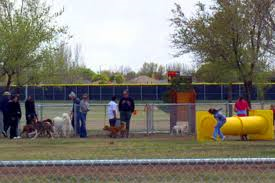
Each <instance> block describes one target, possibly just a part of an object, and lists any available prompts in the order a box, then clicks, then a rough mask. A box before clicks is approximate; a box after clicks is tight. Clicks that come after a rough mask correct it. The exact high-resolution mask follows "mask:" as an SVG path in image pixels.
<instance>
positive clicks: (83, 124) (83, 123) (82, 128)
mask: <svg viewBox="0 0 275 183" xmlns="http://www.w3.org/2000/svg"><path fill="white" fill-rule="evenodd" d="M86 118H87V113H81V114H80V122H81V125H80V134H79V135H80V137H81V138H86V137H87V130H86Z"/></svg>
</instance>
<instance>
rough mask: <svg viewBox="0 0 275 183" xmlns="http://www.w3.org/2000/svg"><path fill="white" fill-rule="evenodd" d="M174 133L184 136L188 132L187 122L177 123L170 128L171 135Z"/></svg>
mask: <svg viewBox="0 0 275 183" xmlns="http://www.w3.org/2000/svg"><path fill="white" fill-rule="evenodd" d="M174 132H176V135H179V134H181V135H184V133H187V132H188V122H187V121H178V122H177V123H176V125H175V126H174V127H173V128H172V132H171V135H173V134H174Z"/></svg>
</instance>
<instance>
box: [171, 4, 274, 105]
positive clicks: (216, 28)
mask: <svg viewBox="0 0 275 183" xmlns="http://www.w3.org/2000/svg"><path fill="white" fill-rule="evenodd" d="M198 7H199V8H198V10H197V12H196V15H195V16H193V17H191V18H187V17H186V16H185V15H184V13H183V12H182V9H181V7H180V5H178V4H176V8H175V9H174V10H173V13H174V17H173V18H172V19H171V21H172V24H173V26H174V28H175V33H174V34H173V44H174V46H175V48H176V49H178V54H177V56H180V55H182V54H185V53H189V52H191V53H193V54H194V55H195V56H196V57H197V60H198V61H199V63H207V62H216V61H219V62H220V64H226V65H232V66H233V67H234V68H235V69H236V71H237V74H238V77H239V78H240V80H241V81H242V82H243V83H244V87H245V95H246V98H247V99H248V100H249V101H250V99H251V92H252V84H253V82H254V81H255V80H256V79H257V77H258V73H261V72H263V71H265V70H267V69H268V62H269V61H270V59H269V57H270V55H273V54H274V43H275V42H274V35H275V34H274V29H275V28H274V27H275V26H274V12H275V2H274V1H273V0H264V1H259V0H236V1H227V0H217V1H215V4H214V5H213V6H212V7H211V8H210V9H206V8H205V6H204V5H203V4H198ZM225 74H227V73H225Z"/></svg>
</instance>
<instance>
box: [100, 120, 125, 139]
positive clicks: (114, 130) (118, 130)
mask: <svg viewBox="0 0 275 183" xmlns="http://www.w3.org/2000/svg"><path fill="white" fill-rule="evenodd" d="M103 130H105V131H109V132H110V137H111V138H116V137H117V136H118V135H120V137H122V138H123V137H125V135H126V125H125V123H121V124H120V126H119V127H112V126H111V127H110V126H107V125H106V126H105V127H104V128H103Z"/></svg>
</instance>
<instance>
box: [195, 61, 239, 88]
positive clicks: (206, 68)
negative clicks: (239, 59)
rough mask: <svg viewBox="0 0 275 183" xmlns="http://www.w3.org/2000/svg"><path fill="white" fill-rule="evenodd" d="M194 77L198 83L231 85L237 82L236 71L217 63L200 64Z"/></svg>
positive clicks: (229, 66)
mask: <svg viewBox="0 0 275 183" xmlns="http://www.w3.org/2000/svg"><path fill="white" fill-rule="evenodd" d="M195 77H196V79H197V81H199V82H210V83H211V82H213V83H232V82H239V77H238V73H237V71H236V69H234V68H232V66H231V65H225V64H220V63H219V62H207V63H205V64H202V65H201V66H200V67H199V69H198V70H197V72H196V73H195Z"/></svg>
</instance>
